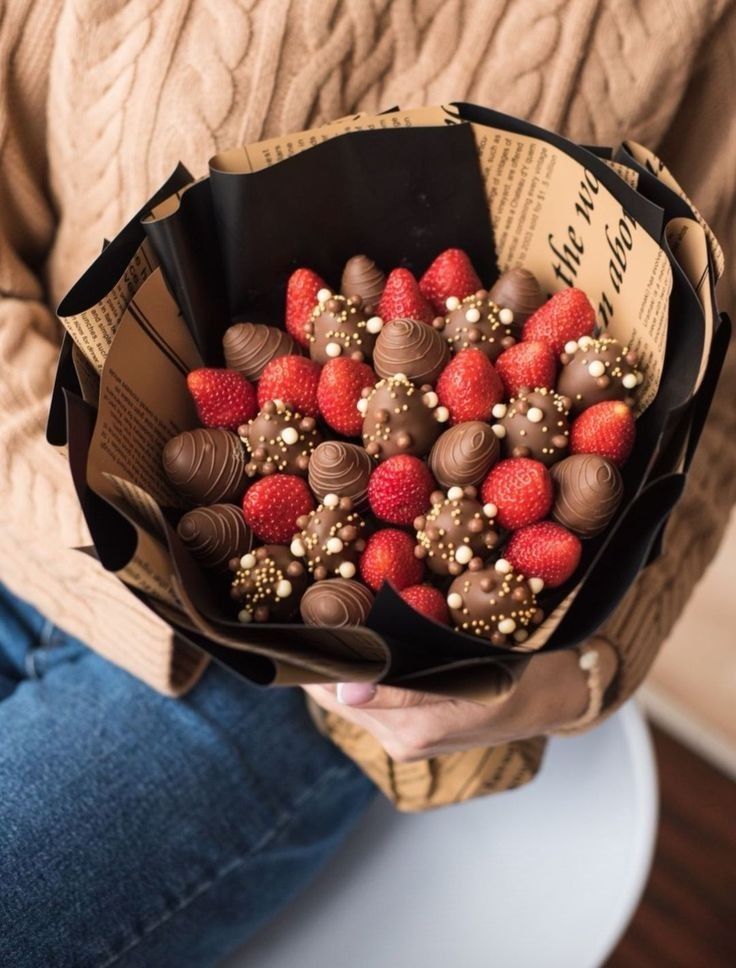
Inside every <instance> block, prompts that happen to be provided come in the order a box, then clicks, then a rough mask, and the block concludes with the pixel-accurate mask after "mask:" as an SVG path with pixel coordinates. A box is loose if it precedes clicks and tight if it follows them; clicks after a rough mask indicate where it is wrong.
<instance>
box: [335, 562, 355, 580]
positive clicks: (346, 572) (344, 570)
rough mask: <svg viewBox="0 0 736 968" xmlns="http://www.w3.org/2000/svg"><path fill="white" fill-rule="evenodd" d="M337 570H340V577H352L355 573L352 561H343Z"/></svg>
mask: <svg viewBox="0 0 736 968" xmlns="http://www.w3.org/2000/svg"><path fill="white" fill-rule="evenodd" d="M337 570H338V571H339V572H340V577H341V578H352V577H353V575H354V574H355V565H354V564H353V563H352V561H343V562H342V564H341V565H340V567H339V568H338V569H337Z"/></svg>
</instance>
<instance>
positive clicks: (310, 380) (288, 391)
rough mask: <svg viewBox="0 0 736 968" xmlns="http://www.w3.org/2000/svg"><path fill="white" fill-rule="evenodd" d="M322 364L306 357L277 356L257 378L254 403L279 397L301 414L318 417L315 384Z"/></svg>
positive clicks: (262, 403)
mask: <svg viewBox="0 0 736 968" xmlns="http://www.w3.org/2000/svg"><path fill="white" fill-rule="evenodd" d="M321 372H322V367H321V366H320V365H319V363H315V362H314V360H309V359H307V357H306V356H277V357H276V358H275V359H273V360H271V362H270V363H267V364H266V369H265V370H264V371H263V373H262V374H261V378H260V380H259V381H258V406H259V407H262V406H263V405H264V403H267V402H268V401H269V400H283V401H284V403H285V404H286V406H287V407H291V409H292V410H296V411H297V412H298V413H300V414H301V415H302V416H303V417H319V404H318V403H317V384H318V383H319V377H320V373H321Z"/></svg>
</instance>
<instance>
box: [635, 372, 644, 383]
mask: <svg viewBox="0 0 736 968" xmlns="http://www.w3.org/2000/svg"><path fill="white" fill-rule="evenodd" d="M636 382H637V383H638V384H639V383H643V382H644V374H643V373H641V372H639V373H637V374H636Z"/></svg>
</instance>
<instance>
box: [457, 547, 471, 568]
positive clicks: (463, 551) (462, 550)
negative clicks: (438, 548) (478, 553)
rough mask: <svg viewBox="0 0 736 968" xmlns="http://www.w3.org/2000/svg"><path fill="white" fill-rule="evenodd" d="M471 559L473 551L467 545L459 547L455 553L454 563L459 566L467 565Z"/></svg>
mask: <svg viewBox="0 0 736 968" xmlns="http://www.w3.org/2000/svg"><path fill="white" fill-rule="evenodd" d="M472 557H473V549H472V548H471V547H469V546H468V545H460V547H459V548H458V549H457V551H456V552H455V561H457V562H458V564H460V565H467V563H468V562H469V561H470V559H471V558H472Z"/></svg>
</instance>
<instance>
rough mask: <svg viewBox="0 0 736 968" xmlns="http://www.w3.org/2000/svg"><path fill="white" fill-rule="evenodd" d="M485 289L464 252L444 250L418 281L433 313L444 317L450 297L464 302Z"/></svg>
mask: <svg viewBox="0 0 736 968" xmlns="http://www.w3.org/2000/svg"><path fill="white" fill-rule="evenodd" d="M482 288H483V283H482V282H481V281H480V279H479V278H478V273H477V272H476V271H475V269H474V268H473V265H472V263H471V261H470V259H469V258H468V256H467V254H466V253H465V252H463V250H462V249H445V251H444V252H440V254H439V255H438V256H437V258H436V259H435V260H434V262H433V263H432V265H431V266H430V267H429V269H427V271H426V272H425V273H424V275H423V276H422V278H421V279H420V280H419V289H420V291H421V293H422V295H423V296H424V298H425V299H428V300H429V302H430V303H431V304H432V306H433V307H434V311H435V312H436V313H439V315H440V316H444V315H445V313H446V312H447V300H448V299H449V298H450V296H457V298H458V299H464V298H465V297H466V296H471V295H472V294H473V293H474V292H477V291H478V290H479V289H482Z"/></svg>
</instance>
